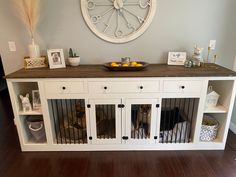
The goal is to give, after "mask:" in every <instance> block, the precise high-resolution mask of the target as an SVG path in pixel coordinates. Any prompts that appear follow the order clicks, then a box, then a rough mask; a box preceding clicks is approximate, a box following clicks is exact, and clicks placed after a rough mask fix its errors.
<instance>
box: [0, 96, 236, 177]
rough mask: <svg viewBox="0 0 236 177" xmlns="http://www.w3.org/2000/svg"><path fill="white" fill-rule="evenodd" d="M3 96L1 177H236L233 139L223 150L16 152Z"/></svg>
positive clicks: (233, 137)
mask: <svg viewBox="0 0 236 177" xmlns="http://www.w3.org/2000/svg"><path fill="white" fill-rule="evenodd" d="M12 119H13V114H12V109H11V106H10V101H9V96H8V93H7V92H2V93H0V177H84V176H86V177H87V176H88V177H236V161H235V158H236V135H234V134H233V133H232V132H230V133H229V138H228V143H227V147H226V150H225V151H164V152H158V151H153V152H145V151H143V152H33V153H31V152H30V153H29V152H27V153H22V152H21V151H20V147H19V142H18V137H17V133H16V128H15V126H14V124H13V121H12Z"/></svg>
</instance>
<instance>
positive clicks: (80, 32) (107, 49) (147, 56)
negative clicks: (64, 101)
mask: <svg viewBox="0 0 236 177" xmlns="http://www.w3.org/2000/svg"><path fill="white" fill-rule="evenodd" d="M234 1H235V0H224V1H222V0H198V1H197V2H196V1H195V0H178V1H173V0H157V2H158V7H157V13H156V16H155V18H154V20H153V22H152V24H151V26H150V28H149V29H148V30H147V31H146V32H145V34H144V35H142V36H141V37H139V38H138V39H136V40H135V41H132V42H130V43H126V44H111V43H108V42H105V41H103V40H101V39H100V38H98V37H96V36H95V35H94V34H93V33H92V32H91V31H90V30H89V28H88V27H87V26H86V24H85V22H84V20H83V18H82V14H81V11H80V3H79V0H69V1H66V2H65V1H64V0H50V1H48V0H43V2H44V3H43V9H44V11H43V20H42V23H41V24H40V27H39V34H40V35H41V37H42V39H43V42H42V43H41V46H42V48H43V49H46V48H64V49H66V50H67V49H68V48H69V47H73V48H78V50H79V53H80V55H81V57H82V63H89V64H94V63H104V62H106V61H110V60H111V59H119V58H120V57H122V56H131V57H134V58H137V59H140V60H145V61H147V62H150V63H163V62H166V59H167V52H168V51H181V50H183V51H187V52H189V54H192V50H193V46H194V44H199V45H200V46H202V47H204V48H205V49H207V46H208V43H209V40H210V39H216V40H217V50H216V53H217V54H218V55H219V63H221V64H223V65H224V66H227V67H230V66H231V65H232V62H233V58H234V55H235V53H234V51H232V50H231V49H228V48H226V46H232V45H230V44H235V42H236V41H235V40H233V38H232V34H234V33H232V32H231V31H232V30H231V29H232V27H235V24H234V23H231V20H232V18H229V17H230V15H231V13H234V9H232V5H235V2H234ZM229 32H230V33H229ZM228 34H230V36H229V35H228ZM226 39H227V41H226ZM226 42H227V43H228V44H229V45H226ZM234 46H235V45H234ZM66 50H65V52H66ZM66 53H67V52H66ZM205 54H206V50H205Z"/></svg>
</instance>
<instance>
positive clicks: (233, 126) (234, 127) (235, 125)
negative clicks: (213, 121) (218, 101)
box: [229, 122, 236, 134]
mask: <svg viewBox="0 0 236 177" xmlns="http://www.w3.org/2000/svg"><path fill="white" fill-rule="evenodd" d="M229 128H230V130H231V131H232V132H234V134H236V124H234V123H233V122H231V123H230V127H229Z"/></svg>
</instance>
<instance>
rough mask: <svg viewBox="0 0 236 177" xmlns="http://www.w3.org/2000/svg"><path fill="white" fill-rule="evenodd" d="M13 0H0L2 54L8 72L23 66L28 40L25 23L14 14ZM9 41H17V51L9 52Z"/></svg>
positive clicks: (0, 50) (0, 51)
mask: <svg viewBox="0 0 236 177" xmlns="http://www.w3.org/2000/svg"><path fill="white" fill-rule="evenodd" d="M11 2H12V1H11V0H0V24H1V25H0V54H1V56H2V59H3V65H4V70H5V73H6V74H9V73H11V72H14V71H16V70H18V69H19V68H22V66H23V58H24V56H25V55H26V54H27V53H26V46H27V42H28V41H27V39H28V38H27V35H26V31H25V29H24V28H23V25H22V24H21V23H20V22H19V20H18V19H17V18H16V16H15V15H13V9H12V3H11ZM8 41H15V42H16V45H17V51H16V52H9V49H8Z"/></svg>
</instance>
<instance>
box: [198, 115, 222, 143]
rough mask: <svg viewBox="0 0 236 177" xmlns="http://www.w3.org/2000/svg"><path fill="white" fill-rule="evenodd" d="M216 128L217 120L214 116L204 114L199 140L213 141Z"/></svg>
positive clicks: (217, 126) (217, 125)
mask: <svg viewBox="0 0 236 177" xmlns="http://www.w3.org/2000/svg"><path fill="white" fill-rule="evenodd" d="M218 128H219V122H218V121H217V120H216V119H215V118H213V117H211V116H207V115H205V116H204V117H203V123H202V127H201V133H200V140H201V141H208V142H209V141H213V140H214V139H216V136H217V131H218Z"/></svg>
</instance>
